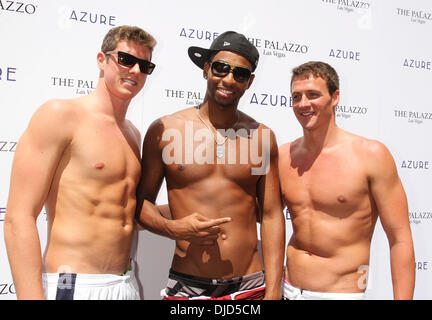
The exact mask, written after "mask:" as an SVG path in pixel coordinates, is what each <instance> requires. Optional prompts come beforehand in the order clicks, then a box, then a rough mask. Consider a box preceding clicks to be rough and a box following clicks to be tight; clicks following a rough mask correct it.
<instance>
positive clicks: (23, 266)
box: [4, 102, 70, 299]
mask: <svg viewBox="0 0 432 320" xmlns="http://www.w3.org/2000/svg"><path fill="white" fill-rule="evenodd" d="M57 109H58V106H57V103H56V102H47V103H46V104H44V105H43V106H42V107H41V108H39V110H37V111H36V112H35V114H34V116H33V117H32V120H31V121H30V124H29V126H28V128H27V129H26V131H25V132H24V133H23V135H22V137H21V138H20V140H19V142H18V145H17V149H16V152H15V157H14V161H13V166H12V173H11V183H10V189H9V199H8V203H7V210H6V217H5V222H4V234H5V241H6V249H7V253H8V257H9V263H10V266H11V270H12V276H13V280H14V284H15V288H16V292H17V297H18V299H43V298H44V294H43V288H42V269H43V268H42V256H41V247H40V240H39V235H38V230H37V227H36V219H37V217H38V215H39V213H40V211H41V210H42V207H43V204H44V202H45V199H46V197H47V194H48V191H49V189H50V186H51V182H52V178H53V176H54V173H55V170H56V168H57V164H58V161H59V159H60V157H61V154H62V152H63V150H64V148H65V146H66V144H67V137H66V134H65V131H66V130H67V129H66V128H65V127H66V126H67V125H65V124H66V123H68V122H67V121H70V119H68V120H67V119H60V118H56V114H57V113H58V112H57Z"/></svg>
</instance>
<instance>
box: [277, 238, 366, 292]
mask: <svg viewBox="0 0 432 320" xmlns="http://www.w3.org/2000/svg"><path fill="white" fill-rule="evenodd" d="M328 249H329V248H325V249H323V250H322V251H320V250H316V248H315V250H313V251H312V250H311V251H309V250H304V249H301V248H299V247H298V246H297V245H296V242H295V239H294V236H293V237H292V238H291V240H290V243H289V244H288V248H287V266H286V268H285V280H287V281H288V282H290V283H291V284H292V285H293V286H295V287H297V288H300V289H304V290H309V291H315V292H332V293H357V292H364V291H365V289H366V284H367V275H368V268H369V267H368V265H369V249H370V246H369V244H368V243H366V242H362V243H354V244H351V245H346V246H340V247H338V248H337V250H334V251H331V250H330V251H329V250H328Z"/></svg>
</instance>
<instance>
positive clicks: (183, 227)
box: [137, 32, 285, 299]
mask: <svg viewBox="0 0 432 320" xmlns="http://www.w3.org/2000/svg"><path fill="white" fill-rule="evenodd" d="M189 56H190V58H191V59H192V61H193V62H194V63H195V64H196V65H197V66H199V67H200V68H201V69H203V77H204V78H205V79H206V80H207V90H206V94H205V97H204V101H203V103H202V104H201V105H200V106H197V107H192V108H188V109H185V110H181V111H179V112H176V113H174V114H172V115H167V116H164V117H162V118H160V119H158V120H156V121H155V122H154V123H153V124H152V125H151V126H150V127H149V129H148V131H147V134H146V136H145V139H144V144H143V158H142V168H143V174H142V177H141V182H140V186H139V188H138V195H137V199H138V201H139V203H138V208H139V209H140V204H142V209H141V210H138V213H139V214H140V216H139V219H140V220H141V223H142V224H143V225H144V226H145V227H146V228H147V229H149V230H150V231H152V232H155V233H158V234H161V235H163V236H167V237H169V238H171V239H175V240H176V249H175V253H174V257H173V260H172V265H171V270H170V274H169V280H168V285H167V288H166V289H164V290H163V293H162V295H163V297H164V299H194V298H199V299H213V298H216V299H262V298H263V297H264V295H265V297H264V298H265V299H280V298H281V290H280V281H281V277H282V269H283V255H284V239H285V224H284V219H283V213H282V206H281V202H280V192H279V180H278V170H277V158H278V150H277V143H276V139H275V136H274V134H273V132H271V130H270V129H269V128H267V127H266V126H264V125H263V124H260V123H258V122H256V121H255V120H254V119H252V118H251V117H249V116H248V115H246V114H245V113H243V112H240V111H239V110H237V106H238V103H239V100H240V98H241V97H242V95H243V94H244V92H245V91H246V90H247V89H248V88H249V87H250V85H251V84H252V81H253V80H254V75H253V74H252V72H253V71H254V70H255V68H256V64H257V62H258V56H259V54H258V51H257V49H256V48H255V47H254V46H253V45H252V44H250V43H249V42H248V40H247V39H246V38H245V37H244V36H243V35H240V34H238V33H235V32H226V33H223V34H221V35H220V36H219V37H218V38H216V39H215V41H214V42H213V43H212V45H211V47H210V50H208V49H203V48H197V47H191V48H189ZM230 129H231V130H230ZM164 178H165V179H166V184H167V189H168V200H169V208H170V211H171V215H172V218H173V219H172V220H171V219H166V218H164V217H162V216H161V214H160V213H159V211H157V210H155V207H154V205H153V203H154V201H155V200H156V197H157V194H158V191H159V188H160V186H161V183H162V180H163V179H164ZM257 217H258V218H259V219H260V220H261V243H262V251H263V259H264V264H263V263H262V261H261V259H260V255H259V251H258V237H257V224H256V221H257ZM263 267H264V269H265V275H264V272H263Z"/></svg>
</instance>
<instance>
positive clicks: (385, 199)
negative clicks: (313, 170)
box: [368, 141, 415, 299]
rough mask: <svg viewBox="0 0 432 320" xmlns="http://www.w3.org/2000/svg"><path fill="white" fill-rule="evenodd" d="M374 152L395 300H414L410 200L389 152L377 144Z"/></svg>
mask: <svg viewBox="0 0 432 320" xmlns="http://www.w3.org/2000/svg"><path fill="white" fill-rule="evenodd" d="M371 149H372V152H371V157H370V158H369V159H368V161H369V163H370V164H371V165H370V168H371V169H370V170H371V172H372V174H371V176H370V183H371V191H372V195H373V198H374V200H375V203H376V205H377V209H378V213H379V216H380V220H381V224H382V226H383V229H384V231H385V233H386V235H387V238H388V241H389V245H390V261H391V273H392V282H393V294H394V298H395V299H412V298H413V294H414V285H415V259H414V247H413V241H412V236H411V230H410V224H409V217H408V204H407V198H406V195H405V191H404V188H403V186H402V183H401V181H400V179H399V176H398V173H397V169H396V165H395V163H394V160H393V157H392V156H391V154H390V152H389V151H388V150H387V148H386V147H385V146H384V145H383V144H381V143H379V142H376V141H373V142H372V144H371Z"/></svg>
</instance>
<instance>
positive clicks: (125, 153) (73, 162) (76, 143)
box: [63, 122, 140, 183]
mask: <svg viewBox="0 0 432 320" xmlns="http://www.w3.org/2000/svg"><path fill="white" fill-rule="evenodd" d="M63 165H64V166H66V170H67V171H69V172H70V173H73V174H75V175H77V176H81V177H83V178H87V179H91V180H93V181H98V180H99V181H102V182H104V183H106V182H116V181H119V180H123V179H125V178H128V179H133V180H134V181H137V180H138V179H139V175H140V162H139V147H138V143H137V141H135V139H134V137H133V136H131V135H130V133H129V132H125V131H122V130H120V129H119V128H118V127H116V126H113V125H111V124H106V123H105V124H104V123H102V124H99V123H97V122H89V123H87V124H85V125H82V126H81V127H80V128H78V129H77V130H76V132H75V135H74V138H73V140H72V143H71V145H70V147H69V148H68V150H66V153H65V156H64V157H63Z"/></svg>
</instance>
